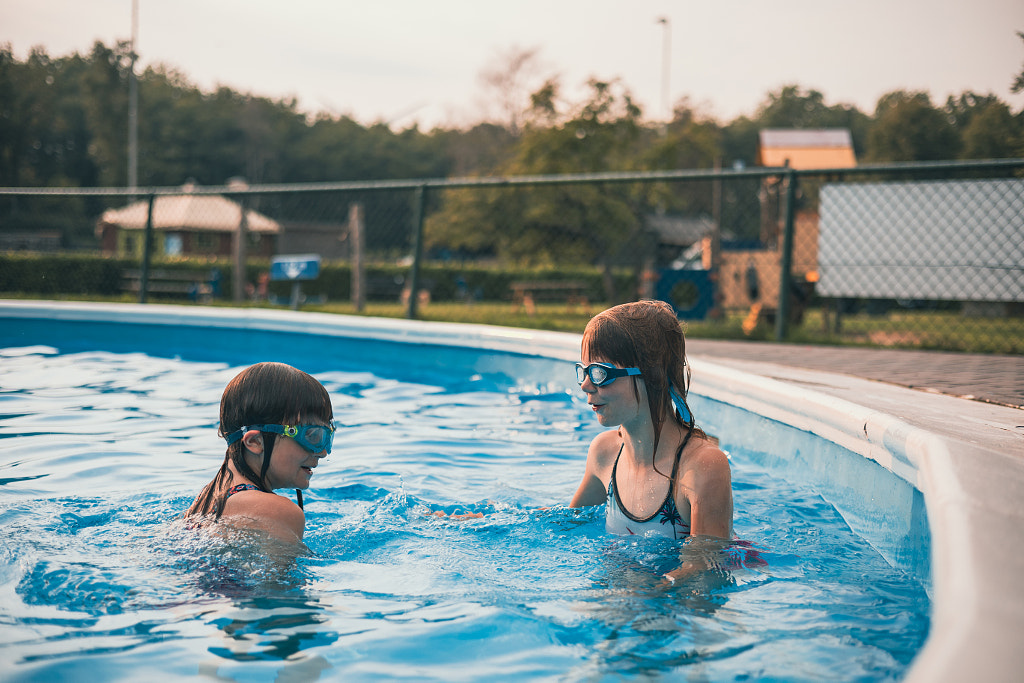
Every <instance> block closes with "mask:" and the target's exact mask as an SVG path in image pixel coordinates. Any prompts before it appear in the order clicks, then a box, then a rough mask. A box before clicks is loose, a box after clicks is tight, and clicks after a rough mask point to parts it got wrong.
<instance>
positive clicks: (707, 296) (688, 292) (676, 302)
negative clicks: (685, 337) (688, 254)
mask: <svg viewBox="0 0 1024 683" xmlns="http://www.w3.org/2000/svg"><path fill="white" fill-rule="evenodd" d="M654 295H655V296H656V297H657V298H658V299H661V300H662V301H665V302H668V303H669V304H671V305H672V308H674V309H675V311H676V315H677V316H678V317H680V318H683V319H687V320H703V319H704V318H706V317H707V316H708V312H709V311H710V310H711V308H712V307H713V306H714V305H715V283H714V282H712V281H711V271H709V270H672V269H668V268H667V269H665V270H662V271H661V277H660V278H658V284H657V286H656V287H655V292H654Z"/></svg>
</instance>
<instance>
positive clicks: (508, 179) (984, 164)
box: [0, 159, 1024, 199]
mask: <svg viewBox="0 0 1024 683" xmlns="http://www.w3.org/2000/svg"><path fill="white" fill-rule="evenodd" d="M1015 168H1024V159H986V160H979V161H925V162H904V163H891V164H869V165H865V166H854V167H852V168H825V169H802V170H798V169H793V168H789V167H787V166H777V167H757V168H742V169H673V170H663V171H609V172H604V173H566V174H560V175H523V176H481V177H462V178H419V179H407V180H353V181H340V182H323V183H279V184H267V185H249V186H246V187H244V188H240V187H238V186H235V185H230V186H229V185H221V186H215V185H209V186H203V187H199V186H194V187H189V188H187V189H186V188H184V187H181V186H172V187H166V186H165V187H135V188H129V187H0V196H4V195H6V196H62V195H63V196H94V197H95V196H112V197H134V198H139V199H141V198H143V197H147V196H157V195H160V196H164V195H168V196H169V195H182V194H196V195H210V194H218V195H228V196H237V197H241V196H245V195H257V194H270V193H292V192H342V191H350V192H351V191H363V192H372V191H385V190H415V189H418V188H439V189H458V188H471V187H512V186H537V185H571V184H583V183H627V182H655V181H685V180H726V179H736V178H755V179H756V178H765V177H778V176H789V175H793V176H808V177H810V176H822V175H830V176H836V175H840V176H847V175H876V174H878V175H880V174H885V173H914V172H925V171H957V172H963V171H987V170H1009V169H1015Z"/></svg>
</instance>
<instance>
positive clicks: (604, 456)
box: [587, 429, 622, 470]
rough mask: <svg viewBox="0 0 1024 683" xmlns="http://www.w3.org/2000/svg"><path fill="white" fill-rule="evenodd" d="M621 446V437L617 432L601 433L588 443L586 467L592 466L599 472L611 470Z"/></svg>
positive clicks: (610, 430) (613, 430)
mask: <svg viewBox="0 0 1024 683" xmlns="http://www.w3.org/2000/svg"><path fill="white" fill-rule="evenodd" d="M621 446H622V437H620V436H619V430H617V429H609V430H608V431H605V432H601V433H600V434H598V435H597V436H595V437H594V440H593V441H591V442H590V449H589V450H588V451H587V461H588V462H587V464H588V466H590V465H592V466H594V467H595V468H597V469H600V470H603V469H607V468H611V466H612V465H613V464H615V457H616V456H617V455H618V454H619V448H620V447H621Z"/></svg>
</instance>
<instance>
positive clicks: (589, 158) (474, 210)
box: [426, 80, 642, 300]
mask: <svg viewBox="0 0 1024 683" xmlns="http://www.w3.org/2000/svg"><path fill="white" fill-rule="evenodd" d="M589 88H590V97H589V99H587V100H586V101H584V102H582V103H580V104H578V105H576V106H575V107H570V108H569V110H568V111H565V112H561V111H559V110H558V107H557V105H556V103H557V102H558V101H559V99H558V93H557V86H556V84H555V83H554V82H551V81H549V82H548V83H546V84H545V85H544V86H543V87H542V88H541V90H539V91H538V92H537V93H535V94H534V97H533V98H532V101H533V103H534V107H533V110H532V111H531V112H530V115H529V116H528V117H527V119H528V121H530V123H528V124H527V125H526V126H525V128H524V130H523V133H522V135H521V137H520V139H519V142H518V144H517V145H516V148H515V155H514V157H513V158H512V160H511V161H510V162H509V163H507V164H506V165H504V166H503V167H502V168H501V169H500V170H501V172H502V173H503V174H507V175H512V176H521V175H550V174H564V173H583V172H588V171H609V170H628V169H629V168H630V167H631V166H633V165H634V164H635V161H636V159H637V154H638V147H637V144H638V142H639V141H640V139H641V133H642V129H641V126H640V117H641V110H640V108H639V107H637V106H636V104H635V103H634V102H633V100H632V97H631V95H630V94H629V92H628V91H627V90H626V89H624V88H622V87H621V85H619V84H618V83H615V82H606V81H598V80H592V81H591V82H590V83H589ZM558 118H561V119H563V120H564V122H563V123H561V124H556V125H552V126H542V125H538V123H537V122H538V121H540V120H542V119H544V120H551V119H558ZM640 228H641V223H640V221H639V219H638V211H637V207H636V200H635V198H634V197H632V196H631V195H630V192H629V190H628V188H625V187H622V186H619V185H607V186H603V187H602V186H596V185H593V184H587V185H545V186H540V187H529V188H519V189H509V188H502V189H493V190H490V191H487V192H480V191H466V190H461V191H451V192H448V193H446V196H445V202H444V207H443V209H442V210H441V211H440V212H437V213H435V214H434V215H432V216H431V217H430V218H429V219H428V223H427V233H426V235H427V242H428V244H429V245H432V246H435V247H440V246H444V247H446V248H448V249H455V250H465V251H471V252H475V253H487V254H492V255H495V256H497V257H499V258H501V259H502V260H504V261H507V262H514V263H519V264H524V265H533V266H558V265H565V264H582V263H589V264H600V265H601V266H603V268H604V271H605V275H606V277H605V288H606V295H608V296H609V297H610V298H611V299H613V300H614V298H615V292H614V288H613V286H612V278H611V267H612V265H614V264H615V263H621V262H622V259H621V254H622V252H623V250H624V249H625V247H626V246H627V245H628V244H629V243H630V241H631V240H633V241H635V239H636V237H637V234H638V231H639V230H640Z"/></svg>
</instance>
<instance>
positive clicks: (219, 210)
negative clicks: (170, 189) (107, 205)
mask: <svg viewBox="0 0 1024 683" xmlns="http://www.w3.org/2000/svg"><path fill="white" fill-rule="evenodd" d="M148 213H149V202H148V201H146V200H144V201H141V202H135V203H133V204H129V205H128V206H125V207H122V208H120V209H108V210H107V211H104V212H103V215H102V216H100V221H99V222H100V224H101V225H103V224H106V225H116V226H117V227H119V228H122V229H124V230H142V229H144V228H145V227H146V218H147V214H148ZM245 216H246V229H247V230H249V231H250V232H260V233H279V232H280V231H281V226H280V225H279V224H278V223H277V221H275V220H273V219H272V218H268V217H266V216H264V215H263V214H261V213H258V212H256V211H253V210H252V209H250V210H248V211H246V212H245ZM241 219H242V207H241V205H240V204H238V202H235V201H232V200H230V199H228V198H227V197H224V196H222V195H217V194H182V195H174V196H161V197H157V198H156V200H155V201H154V204H153V229H154V230H190V231H200V230H202V231H209V232H234V231H236V230H238V224H239V223H240V222H241Z"/></svg>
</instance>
